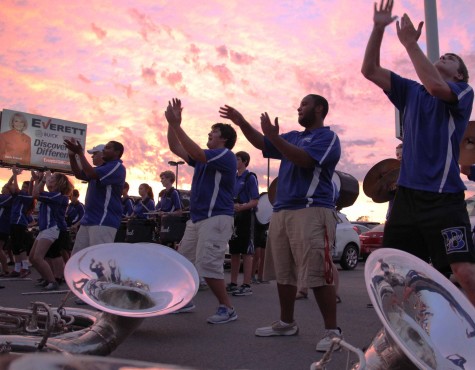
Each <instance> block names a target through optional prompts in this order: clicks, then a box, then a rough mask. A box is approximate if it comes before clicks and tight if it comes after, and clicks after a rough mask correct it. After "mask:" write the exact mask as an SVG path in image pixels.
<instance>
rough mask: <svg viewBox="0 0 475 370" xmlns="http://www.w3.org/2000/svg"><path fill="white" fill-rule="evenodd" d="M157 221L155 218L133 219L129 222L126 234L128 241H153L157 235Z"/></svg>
mask: <svg viewBox="0 0 475 370" xmlns="http://www.w3.org/2000/svg"><path fill="white" fill-rule="evenodd" d="M154 231H155V222H154V221H153V220H143V219H136V218H134V219H131V220H129V221H128V222H127V231H126V235H125V242H126V243H143V242H148V243H153V242H154V241H155V240H154V236H155V233H154Z"/></svg>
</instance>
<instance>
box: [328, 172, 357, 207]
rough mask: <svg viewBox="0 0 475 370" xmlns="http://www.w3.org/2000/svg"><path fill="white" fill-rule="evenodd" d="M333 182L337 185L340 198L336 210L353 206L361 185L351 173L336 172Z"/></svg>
mask: <svg viewBox="0 0 475 370" xmlns="http://www.w3.org/2000/svg"><path fill="white" fill-rule="evenodd" d="M332 181H333V182H334V183H335V185H336V188H337V189H338V192H339V193H340V196H339V197H338V199H337V201H336V209H338V210H340V209H342V208H344V207H349V206H352V205H353V203H355V201H356V198H358V195H359V193H360V185H359V183H358V180H356V179H355V178H354V177H353V176H351V175H350V174H349V173H346V172H341V171H335V172H334V173H333V177H332Z"/></svg>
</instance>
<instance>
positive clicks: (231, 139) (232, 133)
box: [211, 122, 237, 149]
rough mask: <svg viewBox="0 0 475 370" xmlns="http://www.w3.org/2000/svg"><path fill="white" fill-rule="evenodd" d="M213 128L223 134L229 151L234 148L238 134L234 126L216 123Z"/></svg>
mask: <svg viewBox="0 0 475 370" xmlns="http://www.w3.org/2000/svg"><path fill="white" fill-rule="evenodd" d="M211 128H212V129H213V130H214V129H218V130H219V131H220V132H221V137H222V138H223V139H226V143H225V144H224V146H225V147H226V148H228V149H232V148H234V144H236V139H237V134H236V130H235V129H234V127H233V126H231V125H230V124H228V123H220V122H218V123H215V124H214V125H213V126H211Z"/></svg>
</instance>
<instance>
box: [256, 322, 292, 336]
mask: <svg viewBox="0 0 475 370" xmlns="http://www.w3.org/2000/svg"><path fill="white" fill-rule="evenodd" d="M298 333H299V327H298V326H297V323H296V322H295V321H294V322H292V323H290V324H287V323H285V322H282V321H280V320H277V321H274V322H273V323H272V325H271V326H265V327H263V328H258V329H256V332H255V334H256V335H257V336H258V337H273V336H279V335H286V336H287V335H297V334H298Z"/></svg>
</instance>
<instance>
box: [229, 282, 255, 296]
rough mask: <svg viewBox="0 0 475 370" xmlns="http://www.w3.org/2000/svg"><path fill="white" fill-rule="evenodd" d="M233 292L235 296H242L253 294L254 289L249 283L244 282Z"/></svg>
mask: <svg viewBox="0 0 475 370" xmlns="http://www.w3.org/2000/svg"><path fill="white" fill-rule="evenodd" d="M232 294H233V296H235V297H242V296H246V295H252V289H251V287H250V286H249V285H247V284H242V285H241V286H240V287H239V289H237V290H235V291H234V292H233V293H232Z"/></svg>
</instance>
